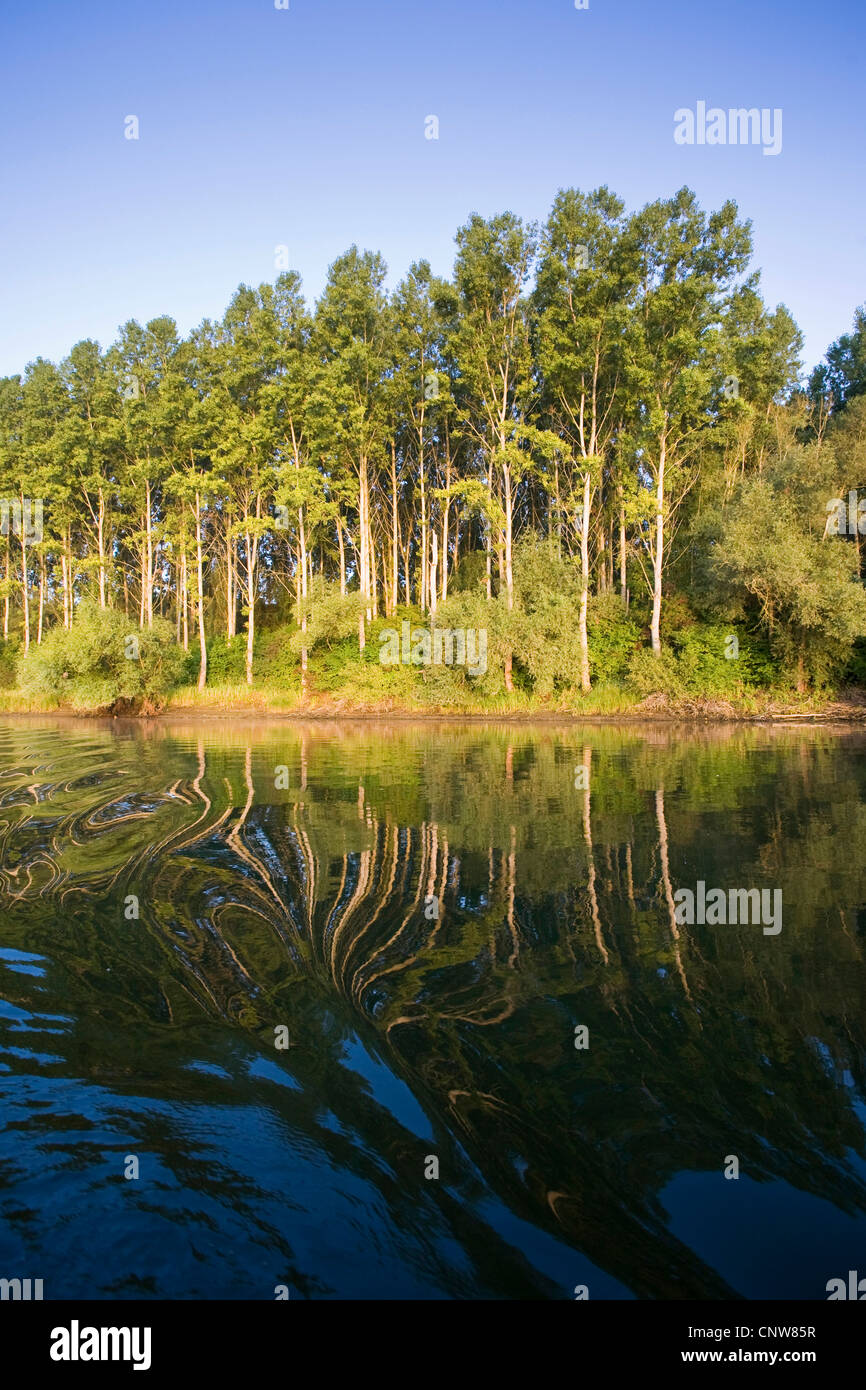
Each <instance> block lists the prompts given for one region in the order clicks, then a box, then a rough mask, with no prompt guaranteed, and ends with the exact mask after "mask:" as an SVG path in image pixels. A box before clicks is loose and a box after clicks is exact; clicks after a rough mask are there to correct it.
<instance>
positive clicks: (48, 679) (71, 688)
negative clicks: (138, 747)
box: [18, 604, 185, 713]
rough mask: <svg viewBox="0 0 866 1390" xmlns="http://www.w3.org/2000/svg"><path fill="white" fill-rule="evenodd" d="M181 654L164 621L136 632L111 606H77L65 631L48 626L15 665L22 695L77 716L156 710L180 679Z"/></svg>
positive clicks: (182, 656)
mask: <svg viewBox="0 0 866 1390" xmlns="http://www.w3.org/2000/svg"><path fill="white" fill-rule="evenodd" d="M184 666H185V654H184V652H183V649H182V648H181V647H179V646H178V645H177V643H176V642H175V640H174V631H173V629H172V626H171V624H170V623H168V622H166V621H165V619H164V618H155V619H154V622H153V627H150V628H142V629H139V628H138V627H137V626H136V625H135V623H134V622H130V620H129V618H127V617H126V616H125V615H124V614H123V613H119V612H117V611H116V610H115V609H113V608H98V607H97V606H96V605H95V604H82V606H81V608H80V609H79V610H78V612H77V613H76V614H75V621H74V622H73V625H72V627H71V628H70V629H69V630H68V631H67V630H66V629H65V628H62V627H55V628H52V629H51V631H50V632H49V633H48V634H47V636H46V637H45V638H44V640H43V641H42V642H41V643H40V644H39V645H38V646H32V647H31V648H30V652H29V654H28V655H27V656H23V657H21V659H20V661H19V664H18V686H19V689H20V690H21V691H22V692H23V693H24V694H25V695H51V696H54V697H55V698H56V699H57V700H58V701H59V702H60V703H62V704H65V705H69V706H70V707H71V708H72V709H74V710H77V711H79V712H89V713H98V712H100V711H112V712H115V713H117V712H119V711H121V710H129V711H137V710H145V711H147V710H148V709H157V708H158V707H159V705H160V704H161V703H162V700H163V697H164V696H165V695H167V694H168V692H169V691H170V690H171V689H172V688H173V687H174V686H175V685H177V684H178V683H179V682H180V680H181V679H182V677H183V674H184Z"/></svg>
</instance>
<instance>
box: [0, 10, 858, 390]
mask: <svg viewBox="0 0 866 1390" xmlns="http://www.w3.org/2000/svg"><path fill="white" fill-rule="evenodd" d="M864 53H866V3H864V0H820V2H819V0H814V3H813V2H812V0H720V3H708V0H590V8H589V9H588V10H586V11H578V10H576V9H575V8H574V0H290V9H288V10H277V9H275V8H274V3H273V0H72V2H71V3H70V0H6V3H5V4H4V5H3V7H2V10H0V199H2V203H0V266H2V272H0V373H8V372H15V371H20V370H22V369H23V367H24V366H25V364H26V363H27V362H28V361H30V360H31V359H32V358H34V357H35V356H37V355H38V354H41V355H43V356H47V357H52V358H55V359H59V358H60V357H62V356H63V355H64V354H65V353H66V352H67V351H68V350H69V348H70V347H71V346H72V344H73V343H75V342H76V341H78V340H79V339H80V338H84V337H95V338H97V339H98V340H99V341H100V342H101V343H102V344H103V346H105V345H107V343H108V342H110V341H111V339H112V338H113V337H114V335H115V332H116V330H117V327H118V325H119V324H120V323H121V322H123V321H124V320H126V319H128V318H133V317H134V318H137V319H139V320H140V321H141V322H145V321H146V320H147V319H149V318H153V317H154V316H156V315H157V314H162V313H168V314H171V315H172V316H173V317H174V318H175V319H177V321H178V324H179V327H180V329H181V331H182V332H187V331H188V330H189V329H190V328H191V327H192V326H193V325H194V324H196V323H198V322H199V321H200V320H201V319H202V318H204V317H205V316H210V317H215V316H217V315H219V314H220V313H221V312H222V310H223V309H224V307H225V305H226V303H227V301H228V298H229V296H230V294H231V293H232V291H233V289H234V288H235V287H236V286H237V285H238V284H239V283H240V282H241V281H245V282H247V283H254V284H258V283H259V282H260V281H262V280H270V279H273V278H274V275H275V273H276V272H275V269H274V247H275V246H276V245H277V244H279V243H285V244H287V245H288V247H289V251H290V262H291V265H292V267H293V268H295V269H297V270H298V271H299V272H300V273H301V275H302V277H303V281H304V286H305V289H306V291H307V294H308V297H310V298H312V297H314V296H315V295H317V294H318V293H319V292H320V290H321V288H322V285H323V282H324V277H325V274H326V271H327V267H328V264H329V262H330V261H332V260H333V259H334V257H335V256H336V255H338V254H339V253H340V252H341V251H343V250H345V248H346V247H347V246H349V245H351V243H352V242H357V243H358V244H359V245H360V246H361V247H369V248H371V249H376V250H380V251H381V252H382V253H383V255H384V256H385V259H386V260H387V262H388V264H389V267H390V270H391V283H396V280H397V279H399V278H400V276H401V275H402V274H403V272H404V271H405V269H406V268H407V267H408V265H409V264H410V262H411V261H412V260H416V259H420V258H421V257H426V258H427V259H429V260H430V261H431V263H432V265H433V268H434V270H436V271H437V272H439V273H446V272H448V271H450V268H451V265H452V260H453V237H454V232H455V230H456V228H457V227H458V225H460V224H461V223H462V222H464V221H465V220H466V218H467V216H468V214H469V213H470V212H472V211H478V212H480V213H482V214H484V215H490V214H493V213H495V212H498V211H501V210H503V209H505V208H511V209H513V210H514V211H515V212H517V213H520V214H521V215H523V216H525V217H527V218H533V219H535V218H543V217H544V216H545V215H546V214H547V211H548V209H549V207H550V204H551V201H552V199H553V196H554V194H555V193H556V190H557V189H558V188H561V187H567V186H576V187H579V188H583V189H587V190H588V189H591V188H593V187H596V186H597V185H599V184H602V183H607V184H608V185H609V186H610V187H611V188H613V189H614V190H615V191H616V192H617V193H619V194H620V196H621V197H623V198H624V199H625V201H626V204H627V205H628V206H629V207H635V206H639V205H641V204H643V203H644V202H647V201H649V200H651V199H654V198H656V197H660V196H662V195H667V194H670V193H672V192H674V191H675V190H676V189H677V188H679V187H680V186H682V185H683V184H688V185H690V186H691V187H692V188H694V189H695V190H696V192H697V194H698V196H699V198H700V200H701V202H702V203H703V205H704V206H705V207H715V206H718V205H719V204H720V203H721V202H722V201H723V200H724V199H725V198H726V197H729V196H730V197H733V198H735V199H736V200H737V202H738V203H739V205H740V209H741V212H742V214H743V215H744V216H748V217H750V218H751V219H752V220H753V223H754V229H755V264H756V265H757V266H759V267H760V268H761V270H762V284H763V291H764V295H765V297H766V299H767V300H768V302H770V303H771V304H773V305H775V304H776V303H778V302H780V301H782V302H784V303H786V304H787V306H788V308H789V309H790V310H791V312H792V313H793V315H794V317H795V319H796V320H797V322H798V323H799V325H800V327H801V328H802V329H803V331H804V333H805V335H806V349H805V359H806V363H807V365H812V364H813V363H814V362H815V361H816V360H818V359H819V358H820V357H821V356H822V354H823V352H824V350H825V349H826V347H827V345H828V344H829V343H830V342H831V341H832V340H833V339H834V338H836V337H837V336H838V335H839V334H840V333H842V332H845V331H847V330H848V328H849V327H850V324H851V319H852V315H853V311H854V308H855V305H856V304H858V303H860V302H862V301H863V300H866V276H864V263H866V181H864V159H866V154H864V151H866V138H864V137H866V130H864V126H866V119H864V107H866V102H864V87H866V84H864V81H863V62H864ZM700 100H703V101H706V102H707V104H708V105H709V106H714V105H717V106H721V107H724V108H728V107H730V106H734V107H738V106H747V107H751V106H757V107H769V108H775V107H781V108H782V111H783V113H784V114H783V148H782V152H781V154H779V155H778V156H777V157H772V156H765V155H764V154H763V153H762V150H761V149H760V148H759V147H752V146H746V147H741V146H729V147H711V146H706V145H704V146H697V145H696V146H693V147H684V146H678V145H676V144H675V143H674V140H673V128H674V121H673V113H674V111H675V110H676V109H677V108H680V107H692V108H694V107H695V105H696V103H697V102H698V101H700ZM433 114H435V115H437V116H438V117H439V121H440V138H439V140H438V141H432V140H429V141H428V140H426V139H425V138H424V119H425V117H426V116H428V115H433ZM128 115H136V116H138V118H139V121H140V139H139V140H138V141H132V140H126V139H125V138H124V133H123V132H124V117H126V116H128Z"/></svg>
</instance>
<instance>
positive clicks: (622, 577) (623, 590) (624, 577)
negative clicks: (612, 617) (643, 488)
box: [619, 487, 628, 603]
mask: <svg viewBox="0 0 866 1390" xmlns="http://www.w3.org/2000/svg"><path fill="white" fill-rule="evenodd" d="M619 495H620V504H619V596H620V598H621V599H622V601H623V603H627V602H628V599H627V597H626V595H627V584H628V573H627V565H626V553H625V507H624V506H623V504H622V487H620V490H619Z"/></svg>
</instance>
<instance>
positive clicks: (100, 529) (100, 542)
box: [96, 487, 105, 608]
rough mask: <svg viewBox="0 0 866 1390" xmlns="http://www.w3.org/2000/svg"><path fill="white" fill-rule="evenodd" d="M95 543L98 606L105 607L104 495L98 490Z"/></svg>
mask: <svg viewBox="0 0 866 1390" xmlns="http://www.w3.org/2000/svg"><path fill="white" fill-rule="evenodd" d="M96 543H97V547H98V550H99V606H100V608H104V607H105V495H104V493H103V491H102V488H101V487H100V489H99V511H98V513H97V522H96Z"/></svg>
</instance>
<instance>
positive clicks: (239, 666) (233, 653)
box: [196, 635, 247, 685]
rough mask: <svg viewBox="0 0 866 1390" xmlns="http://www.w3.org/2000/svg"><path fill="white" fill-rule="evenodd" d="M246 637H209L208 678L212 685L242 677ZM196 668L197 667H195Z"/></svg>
mask: <svg viewBox="0 0 866 1390" xmlns="http://www.w3.org/2000/svg"><path fill="white" fill-rule="evenodd" d="M246 648H247V643H246V638H245V637H243V636H238V637H225V636H223V635H220V636H218V637H211V639H210V641H209V642H208V644H207V674H208V680H209V681H211V683H212V684H214V685H222V684H227V683H230V682H232V681H242V680H243V679H244V668H245V661H246ZM196 669H198V668H197V667H196Z"/></svg>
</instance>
